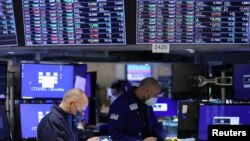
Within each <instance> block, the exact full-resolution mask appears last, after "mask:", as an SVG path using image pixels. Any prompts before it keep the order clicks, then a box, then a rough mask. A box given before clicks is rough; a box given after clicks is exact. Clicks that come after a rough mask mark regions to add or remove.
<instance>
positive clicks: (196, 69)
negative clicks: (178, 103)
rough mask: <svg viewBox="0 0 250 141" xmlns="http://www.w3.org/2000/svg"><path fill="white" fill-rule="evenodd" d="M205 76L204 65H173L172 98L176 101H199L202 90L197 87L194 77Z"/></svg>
mask: <svg viewBox="0 0 250 141" xmlns="http://www.w3.org/2000/svg"><path fill="white" fill-rule="evenodd" d="M197 75H202V76H203V75H204V70H203V66H202V64H193V63H173V64H172V96H173V99H174V100H185V99H197V98H198V97H200V96H201V95H200V94H201V88H200V87H197V86H196V82H195V80H194V77H195V76H197Z"/></svg>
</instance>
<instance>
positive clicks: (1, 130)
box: [0, 103, 10, 141]
mask: <svg viewBox="0 0 250 141" xmlns="http://www.w3.org/2000/svg"><path fill="white" fill-rule="evenodd" d="M5 139H10V128H9V122H8V118H7V113H6V109H5V106H4V104H3V103H0V140H1V141H2V140H5Z"/></svg>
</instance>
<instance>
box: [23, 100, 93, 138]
mask: <svg viewBox="0 0 250 141" xmlns="http://www.w3.org/2000/svg"><path fill="white" fill-rule="evenodd" d="M51 107H52V104H20V122H21V137H22V139H27V138H36V137H37V126H38V123H39V122H40V121H41V119H42V118H43V117H44V116H45V115H46V114H48V113H49V112H50V110H51ZM88 112H89V108H88V107H87V109H86V111H85V112H84V113H85V115H84V121H85V122H86V123H88V120H89V117H88V116H89V114H88ZM27 115H30V116H27Z"/></svg>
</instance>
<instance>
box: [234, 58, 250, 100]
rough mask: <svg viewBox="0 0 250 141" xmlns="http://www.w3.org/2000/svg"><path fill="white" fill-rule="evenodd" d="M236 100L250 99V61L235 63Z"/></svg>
mask: <svg viewBox="0 0 250 141" xmlns="http://www.w3.org/2000/svg"><path fill="white" fill-rule="evenodd" d="M233 84H234V85H233V86H234V96H233V98H234V99H235V100H250V63H248V64H235V65H233Z"/></svg>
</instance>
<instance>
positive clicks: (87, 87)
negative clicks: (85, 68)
mask: <svg viewBox="0 0 250 141" xmlns="http://www.w3.org/2000/svg"><path fill="white" fill-rule="evenodd" d="M85 93H86V95H87V97H91V77H90V74H89V73H87V74H86V85H85Z"/></svg>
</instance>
